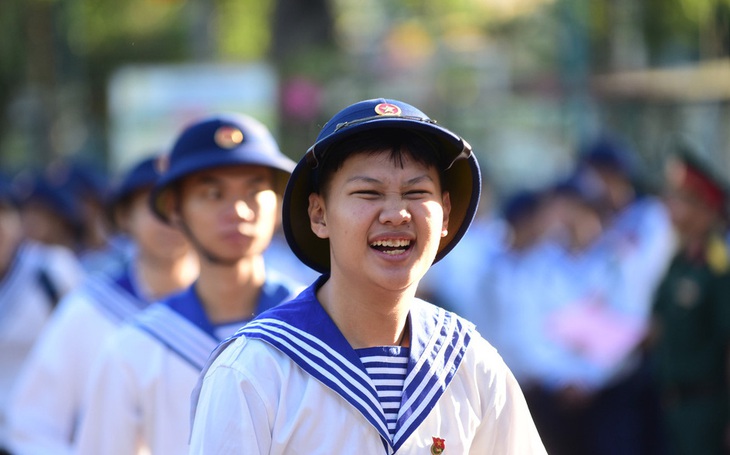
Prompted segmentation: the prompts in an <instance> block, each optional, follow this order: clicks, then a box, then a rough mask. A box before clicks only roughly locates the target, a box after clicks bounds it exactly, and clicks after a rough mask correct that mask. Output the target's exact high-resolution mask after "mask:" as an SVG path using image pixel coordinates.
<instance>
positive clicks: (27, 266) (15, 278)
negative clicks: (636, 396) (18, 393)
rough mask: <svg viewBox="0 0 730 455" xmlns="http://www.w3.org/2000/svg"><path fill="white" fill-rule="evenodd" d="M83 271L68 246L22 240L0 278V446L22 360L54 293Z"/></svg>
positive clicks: (58, 294)
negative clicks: (9, 401)
mask: <svg viewBox="0 0 730 455" xmlns="http://www.w3.org/2000/svg"><path fill="white" fill-rule="evenodd" d="M82 276H83V272H82V269H81V266H80V265H79V263H78V261H77V260H76V258H75V257H74V255H73V253H72V252H71V251H70V250H66V249H65V248H62V247H53V246H46V245H41V244H38V243H35V242H24V243H22V244H21V245H20V246H19V247H18V250H17V252H16V254H15V257H14V259H13V263H12V264H11V265H10V268H9V269H8V271H7V272H6V274H5V276H4V277H3V278H2V281H0V447H2V446H3V445H4V444H5V443H6V435H5V433H6V432H7V426H6V425H7V424H6V412H7V406H8V400H9V399H10V391H11V390H12V388H13V386H14V384H15V382H16V380H17V376H18V374H19V372H20V370H21V367H22V364H23V362H24V361H25V359H26V357H27V355H28V353H29V352H30V350H31V348H32V346H33V344H34V343H35V341H36V339H37V337H38V336H39V334H40V333H41V331H42V330H43V327H44V325H45V324H46V321H47V320H48V318H49V317H50V315H51V313H52V311H53V308H54V307H55V306H56V304H57V303H58V299H60V298H61V297H62V296H64V295H65V294H66V293H68V292H69V291H71V290H72V289H73V288H74V287H76V286H77V285H78V283H79V282H80V281H81V279H82Z"/></svg>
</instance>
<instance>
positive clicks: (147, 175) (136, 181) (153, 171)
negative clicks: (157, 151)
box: [109, 156, 163, 207]
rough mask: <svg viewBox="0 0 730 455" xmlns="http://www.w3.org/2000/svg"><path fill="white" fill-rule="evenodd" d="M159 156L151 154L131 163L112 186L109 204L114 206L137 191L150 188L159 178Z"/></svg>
mask: <svg viewBox="0 0 730 455" xmlns="http://www.w3.org/2000/svg"><path fill="white" fill-rule="evenodd" d="M161 159H163V158H162V157H161V156H151V157H148V158H145V159H143V160H141V161H139V162H137V164H135V165H133V166H132V167H131V168H130V169H128V170H127V171H126V172H125V173H124V174H123V175H122V178H121V180H120V181H119V182H118V183H117V184H116V185H115V186H114V187H113V188H112V191H111V196H110V197H109V205H110V206H111V207H114V206H115V205H117V204H119V203H120V202H122V201H123V200H125V199H127V198H128V197H129V196H131V195H132V194H134V193H136V192H137V191H141V190H146V189H152V187H153V186H154V185H155V183H157V180H159V178H160V169H159V167H160V164H159V161H160V160H161Z"/></svg>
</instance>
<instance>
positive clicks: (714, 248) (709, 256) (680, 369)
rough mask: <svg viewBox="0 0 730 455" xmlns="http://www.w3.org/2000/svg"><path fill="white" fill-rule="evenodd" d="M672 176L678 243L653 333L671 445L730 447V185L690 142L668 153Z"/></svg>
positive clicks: (674, 450)
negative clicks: (727, 224) (727, 230)
mask: <svg viewBox="0 0 730 455" xmlns="http://www.w3.org/2000/svg"><path fill="white" fill-rule="evenodd" d="M666 183H667V189H668V191H667V204H668V207H669V211H670V214H671V217H672V222H673V224H674V227H675V229H676V233H677V241H678V244H677V247H678V248H677V253H676V255H675V256H674V258H673V260H672V262H671V264H670V266H669V268H668V270H667V272H666V274H665V276H664V279H663V280H662V282H661V284H660V286H659V288H658V290H657V293H656V297H655V302H654V307H653V313H654V319H655V322H656V325H655V330H653V331H652V339H651V340H650V346H651V348H652V349H651V354H652V359H653V366H654V369H653V372H654V377H655V379H656V381H657V391H658V393H659V396H660V403H661V414H662V421H663V424H664V427H665V428H664V429H665V432H666V433H665V435H666V448H667V450H668V452H669V453H671V454H693V455H697V454H708V455H709V454H722V453H730V452H729V451H728V448H729V446H728V444H727V442H726V439H727V438H726V434H730V433H728V429H730V426H729V425H728V423H729V421H730V420H729V418H728V417H729V412H728V411H729V406H728V405H729V404H730V401H728V400H729V397H730V394H729V393H728V390H729V387H728V346H729V345H730V261H729V256H728V250H727V245H726V243H725V241H724V238H723V236H722V232H723V228H724V226H723V224H724V221H725V215H726V211H725V207H726V202H727V197H728V190H727V186H726V185H725V182H724V181H723V179H722V178H720V177H719V176H718V175H716V173H715V172H713V170H712V168H711V167H710V166H709V165H707V164H706V163H705V162H703V161H702V160H701V159H700V158H699V157H698V155H697V154H696V153H693V152H691V151H689V150H688V149H686V148H684V150H682V151H680V152H679V153H677V154H676V156H673V157H672V159H671V160H670V161H669V163H668V166H667V173H666Z"/></svg>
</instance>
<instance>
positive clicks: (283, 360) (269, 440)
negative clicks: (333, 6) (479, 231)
mask: <svg viewBox="0 0 730 455" xmlns="http://www.w3.org/2000/svg"><path fill="white" fill-rule="evenodd" d="M480 186H481V185H480V174H479V166H478V164H477V160H476V158H475V157H474V155H473V154H472V153H471V148H470V146H469V144H468V143H466V141H464V140H463V139H462V138H460V137H459V136H457V135H455V134H454V133H452V132H450V131H449V130H447V129H445V128H442V127H440V126H438V125H437V124H436V123H435V122H434V121H433V120H431V119H430V118H428V117H427V116H426V115H425V114H424V113H423V112H421V111H420V110H418V109H417V108H415V107H413V106H411V105H409V104H406V103H403V102H400V101H396V100H385V99H375V100H366V101H361V102H359V103H355V104H353V105H351V106H349V107H347V108H345V109H343V110H342V111H340V112H339V113H337V114H336V115H335V116H334V117H333V118H332V119H331V120H330V121H329V122H327V124H325V126H324V128H323V129H322V131H321V132H320V134H319V137H318V138H317V142H316V143H315V144H314V145H313V146H312V147H311V148H310V149H309V151H308V152H307V153H306V155H305V156H304V158H303V159H302V160H301V161H300V162H299V164H298V165H297V167H296V168H295V170H294V172H293V174H292V177H291V178H290V180H289V183H288V185H287V190H286V193H285V197H284V207H283V215H284V217H283V227H284V232H285V233H286V237H287V240H288V242H289V245H290V246H291V248H292V250H293V251H294V253H295V254H296V255H297V256H298V257H299V258H300V259H301V260H302V261H303V262H304V263H305V264H307V265H309V266H310V267H312V268H313V269H315V270H317V271H319V272H320V273H322V276H321V277H320V278H319V279H318V280H317V281H315V283H313V284H312V285H311V286H310V287H309V288H308V289H306V290H305V291H303V292H302V293H301V294H300V295H299V296H298V297H297V298H296V299H294V300H292V301H291V302H288V303H285V304H283V305H280V306H278V307H277V308H274V309H272V310H271V311H267V312H265V313H263V314H261V315H259V316H258V317H257V318H256V319H255V320H254V321H252V322H251V323H250V324H249V325H247V326H246V327H245V328H243V329H242V330H240V331H239V332H238V333H237V334H236V335H235V336H234V337H232V338H231V339H230V340H228V341H227V342H226V343H223V344H221V346H219V348H218V349H217V350H216V352H215V353H214V355H213V356H212V357H211V360H210V361H209V364H208V367H206V369H204V371H203V374H202V375H201V377H200V382H199V385H198V387H196V391H195V392H194V394H193V408H194V411H193V420H194V423H193V431H192V436H191V453H193V454H208V453H221V454H229V453H230V454H233V453H243V451H245V452H246V453H255V454H285V453H294V452H297V453H356V452H357V453H388V454H392V453H398V454H416V453H429V452H428V451H429V450H430V452H431V453H442V452H445V453H459V454H467V453H470V454H477V453H500V454H530V453H544V448H543V446H542V443H541V441H540V438H539V436H538V434H537V431H536V430H535V427H534V424H533V423H532V419H531V418H530V414H529V411H528V409H527V406H526V404H525V401H524V398H523V396H522V393H521V391H520V389H519V387H518V385H517V383H516V381H515V380H514V377H513V376H512V374H511V373H510V371H509V370H508V368H507V367H506V365H505V364H504V362H503V361H502V360H501V358H500V357H499V355H498V354H497V353H496V351H495V350H494V349H493V348H492V347H491V346H490V345H489V344H488V343H487V342H486V341H485V340H484V339H483V338H482V337H481V336H480V335H479V334H478V333H477V332H476V331H475V329H474V326H473V324H471V323H469V322H468V321H466V320H464V319H461V318H460V317H458V316H456V315H455V314H452V313H449V312H446V311H444V310H443V309H440V308H438V307H436V306H434V305H431V304H429V303H427V302H424V301H422V300H419V299H417V298H416V297H415V296H416V290H417V287H418V283H419V281H420V280H421V278H422V277H423V275H424V274H425V273H426V271H427V270H428V269H429V267H430V266H431V264H432V263H434V262H435V261H438V260H439V259H441V258H443V257H444V256H445V255H446V254H447V253H448V252H449V251H450V250H451V249H452V248H453V247H454V246H455V245H456V243H457V242H458V241H459V239H460V238H461V237H462V236H463V234H464V232H465V231H466V229H467V227H468V225H469V224H470V222H471V220H472V218H473V216H474V212H475V210H476V207H477V202H478V199H479V191H480Z"/></svg>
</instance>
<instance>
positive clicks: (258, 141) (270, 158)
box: [150, 113, 295, 222]
mask: <svg viewBox="0 0 730 455" xmlns="http://www.w3.org/2000/svg"><path fill="white" fill-rule="evenodd" d="M294 165H295V163H294V161H292V160H291V159H289V158H288V157H287V156H286V155H284V154H283V153H281V151H280V150H279V146H278V145H277V143H276V141H275V140H274V137H273V136H272V135H271V133H270V132H269V130H268V129H267V128H266V126H264V124H263V123H261V122H259V121H258V120H256V119H254V118H252V117H249V116H247V115H243V114H236V113H230V114H228V113H227V114H219V115H215V116H212V117H208V118H205V119H203V120H200V121H198V122H196V123H194V124H192V125H190V126H189V127H187V128H186V129H185V130H183V132H182V133H181V134H180V136H179V137H178V138H177V141H176V142H175V145H174V146H173V148H172V152H170V155H169V157H168V159H167V163H166V167H167V169H165V170H164V171H163V172H162V176H161V177H160V179H159V180H158V182H157V184H155V187H154V188H153V190H152V195H151V197H150V201H151V204H152V211H153V212H154V213H155V214H156V215H157V216H158V217H159V218H160V219H161V220H163V221H165V222H169V217H168V214H167V213H165V203H164V199H165V197H167V196H166V195H168V194H169V192H170V190H171V188H172V187H173V185H174V184H175V183H176V182H178V181H179V180H180V179H182V178H184V177H186V176H188V175H191V174H194V173H196V172H199V171H203V170H207V169H214V168H219V167H228V166H265V167H269V168H271V169H273V170H274V171H276V172H275V174H276V180H277V182H276V183H277V191H279V193H280V194H281V193H283V190H284V186H285V185H286V181H287V179H288V178H289V175H290V174H291V172H292V170H293V169H294ZM163 167H164V166H163Z"/></svg>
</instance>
